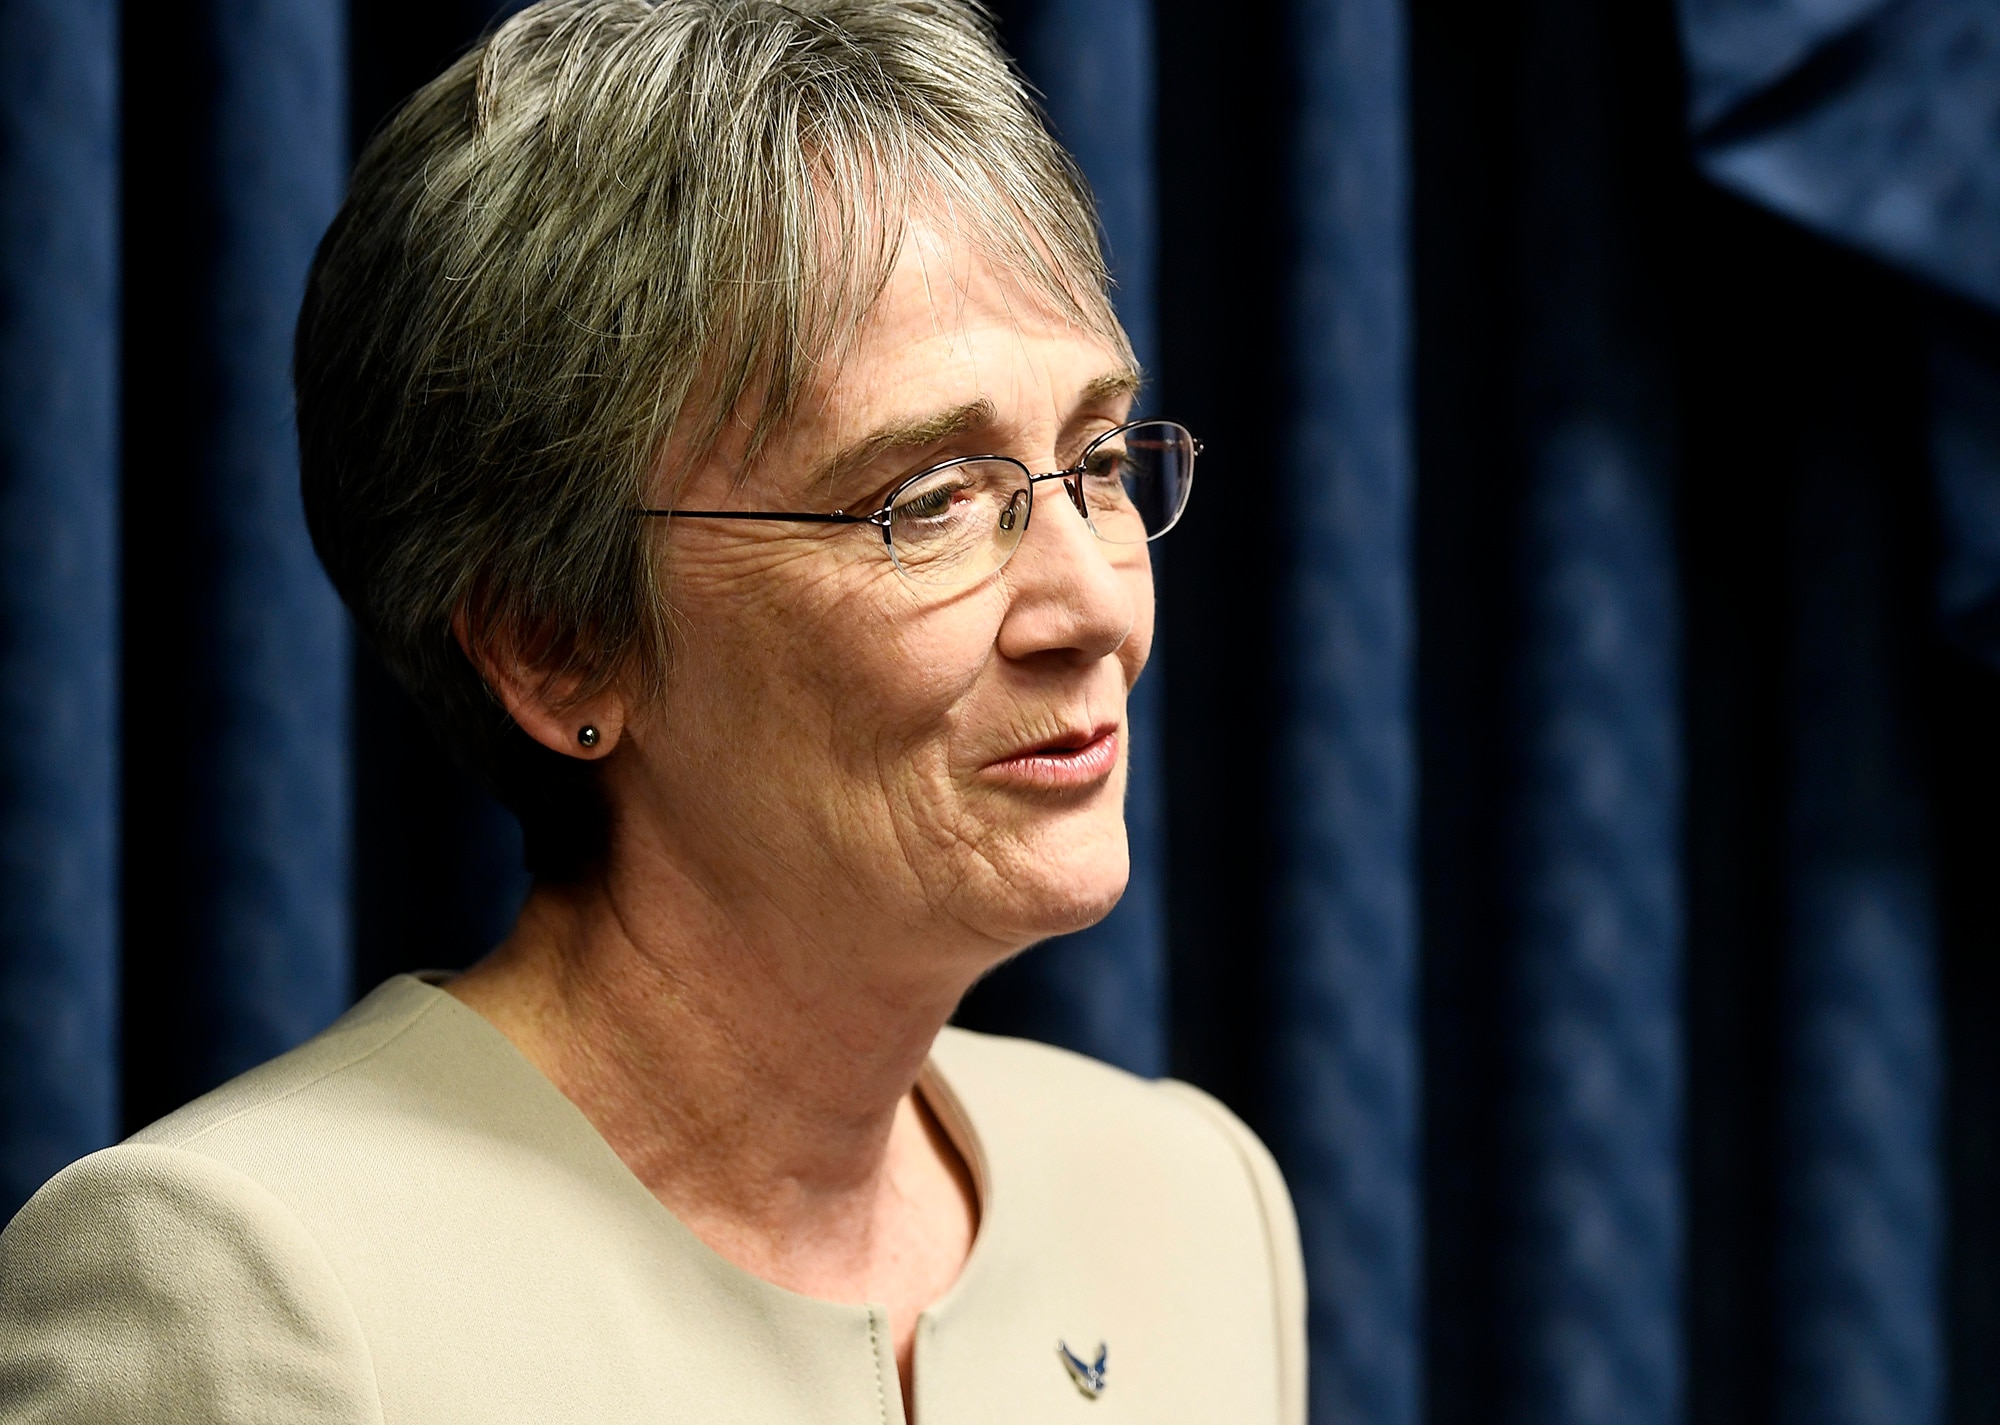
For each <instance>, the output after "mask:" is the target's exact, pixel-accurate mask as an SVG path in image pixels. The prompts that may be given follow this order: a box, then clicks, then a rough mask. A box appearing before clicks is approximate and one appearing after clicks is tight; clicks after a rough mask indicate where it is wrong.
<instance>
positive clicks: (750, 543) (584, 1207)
mask: <svg viewBox="0 0 2000 1425" xmlns="http://www.w3.org/2000/svg"><path fill="white" fill-rule="evenodd" d="M1105 285H1106V284H1105V276H1104V272H1103V268H1102V265H1101V259H1100V257H1099V254H1098V250H1097V247H1096V243H1095V238H1094V230H1093V227H1092V221H1091V216H1090V212H1089V207H1088V200H1087V198H1086V197H1085V196H1084V194H1083V192H1082V190H1081V187H1080V185H1079V183H1078V182H1077V180H1076V178H1075V176H1074V170H1073V169H1072V167H1071V166H1070V165H1069V163H1068V162H1067V160H1066V159H1064V158H1063V156H1062V155H1061V154H1060V152H1059V151H1058V150H1057V149H1056V148H1055V147H1054V145H1053V144H1052V142H1051V141H1050V140H1049V138H1048V137H1047V135H1046V133H1045V132H1044V130H1043V129H1042V127H1041V125H1040V123H1039V121H1038V119H1037V118H1036V116H1035V115H1034V113H1033V111H1032V109H1031V107H1030V106H1029V104H1028V102H1027V101H1026V100H1025V98H1024V97H1023V94H1022V91H1021V89H1020V87H1019V84H1018V82H1017V81H1016V80H1015V79H1014V78H1013V76H1012V75H1011V73H1010V72H1009V70H1008V68H1007V66H1006V63H1005V61H1004V59H1003V58H1002V57H1001V56H1000V54H999V53H998V51H997V50H996V49H995V47H994V44H993V40H992V38H991V36H990V34H989V33H988V31H987V30H986V28H985V27H984V24H983V22H982V21H981V20H980V19H979V17H978V16H977V14H976V13H975V12H973V11H972V10H971V9H970V8H968V7H967V6H966V5H965V4H963V3H961V0H661V2H660V3H657V4H654V3H647V0H561V2H560V3H551V4H545V5H542V6H538V7H535V8H533V9H531V10H529V11H526V12H524V13H523V14H522V15H520V16H519V17H517V18H516V19H514V20H512V21H511V22H509V23H508V24H507V25H506V26H504V27H503V28H501V29H500V30H499V31H498V32H497V33H496V34H494V35H493V36H492V37H490V38H489V39H488V40H487V41H485V42H484V43H483V44H482V45H481V46H480V47H479V48H478V49H477V50H476V51H475V52H474V53H473V54H471V55H470V56H468V57H467V58H466V59H465V60H464V61H462V62H461V63H459V64H458V65H456V66H454V67H453V68H452V69H451V70H450V71H449V72H447V73H446V74H445V75H443V76H442V77H441V78H440V79H438V80H437V81H436V82H435V83H433V84H432V85H431V86H429V87H428V88H427V89H425V90H424V91H423V92H422V93H420V94H419V95H418V96H417V97H416V98H415V99H414V100H413V101H412V102H411V104H410V105H409V106H408V107H407V108H406V109H405V111H404V112H403V113H402V114H401V115H399V116H398V118H397V119H396V120H395V121H394V122H393V123H392V124H391V125H390V126H389V127H388V128H387V129H386V130H385V132H384V133H383V134H381V135H380V136H379V137H378V138H377V139H376V140H375V142H374V143H373V144H372V145H371V146H370V148H369V150H368V152H367V153H366V154H365V155H364V157H363V158H362V161H361V163H360V165H359V168H358V170H357V173H356V177H355V180H354V186H353V190H352V193H351V195H350V197H349V199H348V201H347V204H346V206H345V207H344V208H343V210H342V212H341V215H340V217H339V218H338V220H337V221H336V223H335V224H334V227H333V229H332V230H331V232H330V233H329V234H328V236H327V239H326V241H325V243H324V244H323V246H322V248H321V251H320V255H319V258H318V261H317V263H316V266H315V269H314V273H313V279H312V283H311V287H310V291H309V293H308V296H307V301H306V306H305V311H304V315H303V317H302V320H301V324H300V332H299V347H298V368H297V374H298V382H299V424H300V433H301V440H302V451H303V475H304V484H305V492H306V499H307V508H308V515H309V518H310V520H311V523H312V527H313V533H314V537H315V540H316V542H317V544H318V547H319V550H320V553H321V556H322V558H323V559H324V561H325V563H326V566H327V568H328V570H329V572H330V573H331V575H332V577H333V579H334V581H335V583H336V584H337V586H338V587H339V589H340V591H341V593H342V595H343V597H344V598H345V599H346V600H347V602H348V604H349V606H350V607H351V608H352V609H353V611H354V613H355V616H356V618H357V620H358V621H359V623H360V624H361V626H362V627H363V629H364V630H365V631H366V632H367V634H368V636H369V637H370V638H371V639H372V640H373V641H374V642H375V644H376V645H377V646H378V647H379V648H380V650H381V651H382V653H383V655H384V657H385V658H386V659H387V660H388V662H389V663H390V665H391V666H392V667H393V668H394V669H395V670H396V672H397V673H398V675H399V676H400V677H401V678H402V679H403V681H404V682H405V683H406V685H407V686H408V687H409V688H410V690H411V692H412V694H413V695H414V696H415V697H416V698H417V700H418V701H419V703H420V704H421V705H422V706H424V707H425V708H426V709H427V710H428V711H429V713H430V714H431V716H432V717H433V718H434V720H435V721H436V724H437V726H438V728H439V730H440V732H441V733H442V734H443V736H444V738H445V740H446V741H447V742H448V743H449V745H451V746H452V747H454V749H456V750H457V751H458V752H459V753H460V754H461V755H463V756H464V758H465V759H466V760H467V762H468V763H469V764H470V765H472V766H473V767H474V768H475V769H477V770H478V771H480V772H481V773H482V774H483V775H484V776H486V777H487V778H488V779H489V780H490V781H491V782H492V783H493V785H494V786H495V787H496V788H497V789H498V790H499V791H500V793H501V794H502V795H503V796H505V797H506V798H507V800H508V801H509V803H510V804H511V805H512V806H513V807H514V808H515V809H516V810H517V811H518V813H519V814H520V816H521V818H522V822H523V825H524V828H525V829H526V832H527V836H528V845H529V856H530V861H531V868H532V869H533V870H534V871H535V873H536V880H535V886H534V890H533V892H532V894H531V895H530V897H529V900H528V902H527V905H526V907H525V909H524V910H523V911H522V914H521V918H520V922H519V924H518V925H517V926H516V927H515V929H514V931H513V932H512V934H511V935H510V936H509V937H508V938H507V940H506V941H505V943H503V944H502V945H501V946H500V947H499V948H497V949H496V950H495V951H494V952H493V953H492V954H491V955H490V956H488V957H487V958H486V959H485V960H484V961H482V962H481V963H480V964H479V965H477V966H475V967H474V968H473V969H472V970H470V971H469V972H467V973H466V974H464V975H462V976H460V977H458V978H457V979H453V980H449V981H447V982H444V983H442V984H441V985H440V984H439V983H437V982H436V980H435V979H423V978H408V977H406V978H403V979H399V980H395V981H392V982H390V983H389V984H387V985H385V986H384V987H382V988H381V989H380V990H378V991H377V992H376V993H375V994H373V995H372V996H370V997H369V998H368V999H367V1000H366V1001H364V1002H363V1003H362V1004H361V1005H359V1006H358V1007H357V1008H356V1009H355V1010H354V1011H352V1012H351V1013H350V1014H348V1015H347V1016H346V1017H345V1018H343V1019H342V1020H341V1021H340V1022H339V1023H338V1024H336V1025H335V1026H333V1027H332V1028H331V1029H329V1030H328V1031H327V1032H326V1033H324V1034H323V1035H321V1036H320V1037H319V1038H317V1039H315V1040H313V1041H312V1042H311V1043H309V1044H307V1045H305V1046H304V1047H302V1048H301V1049H299V1050H296V1051H294V1052H293V1053H291V1054H288V1055H286V1056H284V1057H283V1058H281V1059H278V1060H276V1061H274V1062H273V1063H271V1064H268V1065H265V1066H264V1067H263V1068H261V1069H258V1070H256V1071H254V1072H252V1073H251V1074H249V1075H246V1076H245V1077H244V1078H242V1079H239V1080H237V1081H236V1082H234V1083H232V1084H229V1085H227V1086H225V1087H224V1088H222V1089H221V1090H219V1091H217V1092H216V1093H214V1094H211V1095H209V1096H208V1097H206V1098H204V1099H202V1100H199V1101H197V1102H196V1103H194V1104H192V1105H190V1106H189V1107H187V1108H185V1109H183V1110H181V1111H180V1112H178V1113H176V1114H174V1115H172V1116H171V1117H169V1118H167V1119H165V1120H163V1121H162V1122H161V1123H159V1124H156V1125H155V1126H153V1127H152V1128H150V1129H148V1130H147V1131H145V1132H144V1133H141V1134H139V1135H138V1136H137V1137H136V1138H135V1139H133V1140H132V1141H131V1142H129V1143H127V1144H124V1145H121V1146H119V1147H117V1148H113V1149H110V1150H107V1151H106V1152H104V1153H100V1154H97V1155H95V1156H93V1157H91V1158H88V1159H85V1160H84V1161H83V1162H81V1163H78V1164H76V1165H74V1166H72V1167H71V1168H69V1169H68V1170H66V1171H65V1172H64V1173H63V1174H61V1175H59V1176H58V1177H57V1178H56V1179H55V1180H54V1181H53V1182H52V1183H51V1184H50V1185H49V1186H47V1187H46V1188H44V1190H43V1191H42V1193H41V1194H39V1195H38V1196H37V1197H36V1198H35V1200H34V1201H33V1202H32V1203H31V1204H30V1205H29V1206H28V1207H27V1208H26V1209H25V1210H24V1211H23V1212H22V1213H21V1215H20V1216H19V1218H17V1219H16V1221H15V1222H14V1223H13V1224H12V1225H11V1226H10V1227H9V1229H8V1231H7V1233H6V1236H5V1238H4V1239H0V1419H4V1420H6V1421H9V1422H12V1421H17V1420H21V1421H28V1420H32V1421H44V1420H47V1421H54V1420H65V1421H67V1420H90V1421H102V1420H141V1419H163V1420H164V1419H173V1420H184V1419H185V1420H194V1419H200V1420H228V1421H235V1420H244V1421H248V1420H259V1421H265V1420H273V1419H284V1420H314V1421H319V1420H325V1421H363V1420H367V1421H443V1420H459V1419H463V1420H468V1421H471V1420H478V1421H494V1420H503V1419H522V1420H534V1421H537V1422H547V1421H555V1420H577V1421H592V1422H615V1421H627V1420H630V1421H639V1420H649V1421H657V1420H688V1421H703V1422H709V1421H720V1420H744V1421H759V1422H768V1421H777V1420H826V1421H849V1420H852V1421H856V1422H860V1421H864V1420H865V1421H874V1422H882V1421H888V1420H894V1419H903V1420H911V1419H914V1420H918V1421H922V1422H925V1425H943V1422H970V1421H996V1422H997V1421H1020V1422H1025V1421H1041V1420H1053V1419H1061V1418H1067V1417H1069V1416H1075V1417H1077V1418H1085V1417H1086V1416H1087V1417H1088V1418H1092V1419H1096V1420H1113V1419H1117V1420H1127V1419H1129V1420H1146V1421H1149V1422H1174V1421H1197V1420H1199V1421H1224V1420H1227V1421H1231V1422H1243V1421H1273V1422H1276V1421H1285V1422H1296V1421H1299V1420H1301V1419H1302V1418H1303V1409H1304V1407H1303V1392H1302V1382H1303V1354H1302V1351H1303V1347H1302V1330H1303V1301H1302V1293H1301V1285H1300V1270H1299V1262H1298V1254H1297V1245H1296V1235H1295V1231H1294V1228H1293V1225H1292V1220H1291V1210H1290V1206H1289V1203H1288V1201H1287V1198H1286V1196H1285V1192H1284V1189H1283V1186H1282V1184H1281V1182H1280V1181H1279V1178H1278V1176H1277V1173H1276V1170H1275V1168H1274V1167H1273V1166H1272V1164H1271V1161H1270V1159H1269V1157H1268V1155H1266V1154H1265V1153H1264V1151H1263V1149H1262V1148H1261V1147H1260V1146H1259V1145H1258V1144H1257V1142H1256V1141H1255V1139H1254V1138H1253V1137H1252V1136H1251V1135H1250V1134H1249V1133H1248V1131H1247V1130H1245V1129H1244V1128H1243V1127H1242V1125H1241V1124H1239V1123H1238V1122H1237V1121H1236V1120H1235V1119H1234V1118H1232V1117H1231V1116H1230V1115H1229V1114H1228V1113H1227V1112H1226V1111H1225V1110H1223V1109H1222V1108H1221V1107H1220V1106H1218V1105H1217V1104H1215V1103H1214V1102H1213V1101H1212V1100H1209V1099H1207V1098H1205V1097H1204V1096H1202V1095H1200V1094H1199V1093H1197V1092H1195V1091H1194V1090H1191V1089H1188V1088H1186V1087H1184V1086H1178V1085H1172V1084H1150V1083H1145V1082H1142V1081H1139V1080H1136V1079H1132V1078H1130V1077H1128V1076H1125V1075H1122V1074H1119V1073H1117V1072H1115V1071H1113V1070H1110V1069H1106V1068H1104V1067H1102V1066H1099V1065H1095V1064H1092V1063H1090V1062H1088V1061H1085V1060H1081V1059H1078V1058H1076V1057H1074V1056H1071V1055H1067V1054H1064V1053H1061V1052H1058V1051H1055V1050H1051V1049H1046V1048H1042V1047H1038V1046H1033V1045H1028V1044H1025V1043H1018V1042H1012V1041H1005V1040H996V1039H988V1038H982V1037H979V1036H975V1035H970V1034H966V1033H962V1032H959V1031H955V1030H950V1029H945V1028H943V1026H944V1025H945V1021H946V1019H947V1018H948V1017H949V1015H950V1014H951V1012H952V1010H953V1008H954V1006H955V1005H956V1004H957V1003H958V1000H959V998H960V996H961V995H962V994H963V993H964V992H965V990H966V989H967V987H968V986H970V985H971V984H972V983H973V982H974V981H975V980H976V979H977V978H978V977H979V976H980V975H981V974H983V973H985V972H986V971H987V970H989V969H991V968H992V967H993V966H994V965H996V964H998V963H999V962H1000V961H1002V960H1004V959H1005V958H1006V957H1008V956H1009V955H1012V954H1014V953H1016V952H1018V951H1019V950H1021V949H1022V948H1023V947H1025V946H1027V945H1029V944H1031V943H1033V942H1035V941H1037V940H1040V939H1043V938H1045V937H1047V936H1050V935H1055V934H1060V933H1062V932H1065V931H1069V930H1074V929H1076V928H1078V927H1081V926H1084V925H1088V924H1090V923H1091V922H1093V921H1095V920H1097V919H1098V918H1099V917H1101V916H1103V915H1104V914H1105V913H1106V912H1107V911H1108V910H1109V909H1110V908H1111V906H1112V905H1113V904H1114V903H1115V902H1116V900H1117V898H1118V896H1119V894H1120V893H1121V891H1122V890H1123V887H1124V882H1125V878H1126V869H1127V866H1126V846H1125V833H1124V824H1123V812H1122V801H1123V793H1124V783H1125V769H1126V766H1127V753H1126V747H1125V739H1126V719H1125V707H1126V696H1127V693H1128V692H1129V690H1130V688H1131V686H1132V683H1133V680H1134V679H1136V678H1137V677H1138V675H1139V672H1140V670H1141V668H1142V667H1143V666H1144V664H1145V661H1146V655H1147V650H1148V647H1149V644H1150V641H1151V637H1152V616H1153V599H1152V584H1151V572H1150V565H1149V562H1148V557H1147V553H1146V543H1145V542H1146V540H1147V539H1149V538H1151V537H1153V536H1155V535H1158V534H1160V533H1163V532H1164V531H1165V530H1166V528H1168V527H1169V526H1170V525H1171V524H1172V523H1173V521H1174V520H1175V519H1177V518H1178V517H1179V514H1180V511H1181V508H1182V505H1183V504H1184V502H1185V499H1186V494H1187V488H1188V481H1189V478H1190V476H1191V471H1192V464H1193V459H1194V453H1195V446H1194V443H1193V440H1192V438H1191V437H1189V436H1187V434H1186V433H1185V432H1184V431H1182V430H1181V429H1180V428H1179V427H1176V426H1172V425H1169V424H1166V423H1160V422H1151V423H1141V424H1137V425H1134V424H1132V423H1131V422H1130V416H1131V406H1132V402H1133V399H1134V396H1135V394H1136V391H1137V388H1138V376H1137V373H1136V370H1135V368H1134V364H1133V361H1132V357H1131V352H1130V349H1129V346H1128V344H1127V343H1126V340H1125V338H1124V336H1123V334H1122V332H1121V331H1120V329H1119V327H1118V324H1117V322H1116V320H1115V318H1114V317H1113V315H1112V313H1111V310H1110V307H1109V305H1108V303H1107V301H1106V299H1105V295H1104V294H1105Z"/></svg>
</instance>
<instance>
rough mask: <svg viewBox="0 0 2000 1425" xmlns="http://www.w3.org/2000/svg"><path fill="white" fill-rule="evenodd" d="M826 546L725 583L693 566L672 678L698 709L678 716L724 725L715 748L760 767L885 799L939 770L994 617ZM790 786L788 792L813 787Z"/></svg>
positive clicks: (974, 603) (988, 644)
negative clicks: (940, 602) (923, 596)
mask: <svg viewBox="0 0 2000 1425" xmlns="http://www.w3.org/2000/svg"><path fill="white" fill-rule="evenodd" d="M831 553H833V551H826V550H815V551H810V552H809V553H807V554H806V555H804V556H803V557H801V558H799V559H796V560H788V561H786V562H785V563H783V564H782V565H779V566H777V567H759V568H756V569H754V570H741V569H739V570H734V571H730V572H731V573H732V574H733V575H734V576H735V577H730V578H717V577H715V575H716V573H717V572H718V571H716V570H713V569H704V570H702V571H700V572H699V573H695V572H693V571H691V572H690V575H689V576H688V577H686V578H684V579H683V580H682V581H681V584H680V591H679V598H678V599H677V601H676V604H675V607H676V608H677V609H678V610H679V611H680V613H681V615H682V620H681V621H682V622H683V625H684V627H685V628H686V633H685V635H684V641H685V645H686V648H687V657H686V658H685V659H684V660H682V666H681V667H680V668H679V669H678V670H677V677H676V678H675V679H674V680H673V681H674V682H676V683H678V684H679V685H680V686H681V687H683V688H685V689H687V690H690V691H692V692H695V695H696V696H698V697H699V698H700V700H701V701H702V702H703V703H704V704H705V706H704V707H702V708H701V709H695V708H692V707H690V708H687V709H686V710H685V713H686V715H687V716H690V717H700V718H702V719H703V720H704V721H705V722H706V723H707V725H708V726H710V727H714V728H717V729H719V730H722V735H723V737H724V738H726V739H727V745H725V746H721V747H718V748H716V749H715V755H717V756H721V757H730V756H734V757H738V758H751V759H754V760H755V762H756V764H757V766H758V767H759V768H761V769H765V770H767V771H776V769H777V768H779V767H785V768H789V769H792V770H793V771H794V772H806V771H807V770H808V768H811V769H812V770H813V771H816V772H820V773H824V772H825V771H827V770H829V769H828V767H827V764H828V763H829V762H831V763H832V764H833V765H832V768H831V769H830V770H831V771H832V772H833V773H834V774H835V776H836V779H837V781H839V782H844V783H845V784H846V785H845V787H844V793H843V794H842V795H841V798H840V799H841V800H843V801H846V800H849V799H852V798H860V799H863V800H872V799H874V795H875V794H876V793H877V792H878V791H879V792H881V793H886V794H888V795H890V796H891V797H892V798H894V797H895V796H896V793H895V791H894V783H895V782H896V781H897V780H898V779H899V778H905V779H906V778H908V777H910V776H912V775H916V776H919V777H926V778H927V777H929V776H931V775H933V774H937V773H941V772H943V771H945V770H946V769H947V768H948V766H949V747H950V743H951V738H952V733H953V731H954V729H955V727H956V726H957V721H958V714H959V710H960V707H961V705H962V703H963V702H964V700H965V698H966V695H967V693H968V692H969V691H970V689H971V688H972V686H973V684H974V683H975V682H976V681H977V679H978V676H979V673H980V670H981V668H982V667H983V666H984V665H985V662H986V660H987V657H988V656H989V654H990V652H991V649H992V643H993V638H994V633H995V629H996V627H997V619H996V618H995V616H994V615H993V614H992V613H991V611H989V610H985V609H984V608H982V607H980V604H979V601H978V600H959V601H956V603H955V605H946V606H944V607H938V606H935V605H932V604H927V603H919V602H917V601H916V600H915V599H914V598H913V597H912V595H911V593H910V592H909V589H908V586H907V585H905V584H904V583H903V581H902V580H901V579H900V578H899V577H898V576H897V575H896V574H895V572H894V570H893V569H889V568H882V569H879V570H878V569H876V568H875V567H874V566H873V565H871V564H863V563H860V562H859V561H846V560H841V559H838V558H828V557H827V556H828V555H829V554H831ZM670 700H671V699H670ZM791 780H792V781H793V782H794V787H793V790H794V793H795V794H796V793H803V794H804V795H805V796H806V797H807V798H808V799H812V798H814V797H815V796H816V795H817V793H816V792H815V791H814V790H812V788H811V787H809V786H808V785H806V784H804V783H802V782H801V781H800V779H799V778H797V777H794V778H792V779H791ZM814 782H815V783H816V784H817V787H818V789H819V791H820V792H826V791H832V790H834V788H833V787H830V786H828V785H827V784H826V783H825V781H824V778H823V777H815V778H814ZM898 799H900V798H898Z"/></svg>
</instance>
